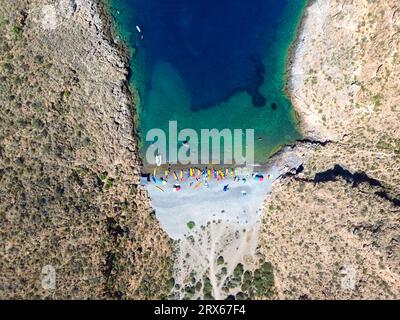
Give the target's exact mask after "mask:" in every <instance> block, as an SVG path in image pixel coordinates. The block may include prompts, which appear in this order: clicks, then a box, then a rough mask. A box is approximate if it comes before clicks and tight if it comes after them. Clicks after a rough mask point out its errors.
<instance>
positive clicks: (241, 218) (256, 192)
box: [147, 153, 300, 240]
mask: <svg viewBox="0 0 400 320" xmlns="http://www.w3.org/2000/svg"><path fill="white" fill-rule="evenodd" d="M285 158H286V159H285V161H274V164H272V165H271V166H270V168H269V169H268V170H267V172H264V173H263V175H264V181H262V182H259V181H256V180H255V179H254V178H252V177H251V176H243V177H244V178H246V179H247V181H246V183H243V182H242V181H240V182H237V181H236V182H235V181H234V179H233V178H228V179H224V180H222V181H216V180H215V179H211V180H210V181H208V184H209V186H208V188H207V187H206V186H205V185H204V183H203V185H202V186H201V187H199V188H198V189H197V190H195V189H194V186H195V185H196V184H197V183H198V181H196V179H195V178H184V181H175V179H174V178H173V177H172V176H170V178H169V179H168V183H167V184H166V185H161V184H157V186H159V187H161V188H162V189H163V190H164V192H161V191H160V190H158V189H157V188H156V185H155V184H154V183H153V182H151V183H149V184H148V185H147V190H148V192H149V195H150V198H151V204H152V207H153V208H154V209H155V212H156V216H157V218H158V220H159V221H160V222H161V224H162V226H163V229H164V230H165V231H166V232H167V233H168V235H169V236H170V237H171V238H172V239H176V240H177V239H182V238H184V237H185V236H186V235H188V234H189V232H190V230H189V228H188V226H187V223H188V222H189V221H193V222H194V223H195V225H196V227H195V229H197V228H198V227H200V226H202V225H206V224H207V222H209V221H213V220H215V221H217V220H221V221H223V222H230V223H237V224H239V225H241V226H246V227H248V226H252V225H254V224H255V223H256V222H257V220H258V219H259V217H260V215H261V210H262V208H263V204H264V200H265V197H266V195H267V193H269V192H270V191H271V187H272V183H273V182H274V181H275V180H276V179H277V178H278V177H279V176H280V175H281V174H282V173H284V172H286V171H287V170H288V169H291V168H297V167H298V166H299V165H300V160H299V158H298V157H297V156H296V155H295V154H294V153H293V154H290V156H289V157H288V156H286V157H285ZM269 174H270V175H271V176H272V178H271V179H268V178H267V176H268V175H269ZM201 181H202V179H201ZM191 182H192V186H190V183H191ZM175 183H179V185H180V186H181V191H179V192H173V185H174V184H175ZM227 184H229V190H228V191H226V192H224V191H223V187H224V186H225V185H227ZM242 191H245V192H246V195H242Z"/></svg>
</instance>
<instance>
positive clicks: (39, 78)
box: [0, 0, 173, 299]
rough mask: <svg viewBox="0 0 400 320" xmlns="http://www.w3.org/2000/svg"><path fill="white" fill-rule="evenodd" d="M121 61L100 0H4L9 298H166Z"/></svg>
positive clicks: (3, 233) (167, 271) (1, 92)
mask: <svg viewBox="0 0 400 320" xmlns="http://www.w3.org/2000/svg"><path fill="white" fill-rule="evenodd" d="M123 57H124V54H123V50H122V48H119V47H117V46H116V45H115V43H113V41H112V38H111V34H110V25H109V23H108V19H107V16H105V15H104V8H103V4H102V2H100V1H87V0H52V1H51V0H33V1H29V0H18V1H9V0H1V1H0V79H1V80H0V128H1V130H0V186H1V188H0V229H1V230H0V239H1V244H0V254H1V258H0V298H38V299H43V298H52V299H59V298H69V299H78V298H95V299H99V298H111V299H114V298H125V299H126V298H133V299H139V298H162V297H166V296H167V295H168V293H169V290H170V289H171V288H168V283H170V281H168V280H169V279H170V277H171V270H172V264H173V263H172V260H171V258H170V257H171V243H170V240H169V239H168V238H167V236H166V235H165V234H164V232H163V231H162V230H161V228H160V226H159V224H158V222H157V220H156V219H155V218H154V215H153V213H152V209H151V208H150V206H149V201H148V198H147V194H146V193H145V192H144V190H143V189H142V188H140V187H139V186H138V181H139V170H140V166H139V165H140V162H139V159H138V156H137V150H136V138H135V135H134V127H133V116H132V112H133V110H132V105H133V103H132V101H131V98H130V95H129V94H128V88H127V82H126V78H127V73H128V69H127V61H126V59H125V58H123ZM45 266H46V267H45ZM47 266H51V267H52V268H54V270H55V272H56V283H55V287H54V288H51V287H50V288H49V287H48V286H46V285H45V286H44V287H43V281H44V280H45V278H46V274H45V273H46V272H47V270H49V269H48V268H49V267H47ZM42 272H43V273H44V274H42ZM45 289H46V290H45Z"/></svg>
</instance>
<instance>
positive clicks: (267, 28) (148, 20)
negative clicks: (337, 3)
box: [110, 0, 306, 163]
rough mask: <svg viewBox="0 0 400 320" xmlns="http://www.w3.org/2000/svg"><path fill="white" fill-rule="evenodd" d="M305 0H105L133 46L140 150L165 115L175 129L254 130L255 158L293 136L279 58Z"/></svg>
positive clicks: (283, 61)
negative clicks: (140, 139)
mask: <svg viewBox="0 0 400 320" xmlns="http://www.w3.org/2000/svg"><path fill="white" fill-rule="evenodd" d="M305 3H306V0H297V1H289V0H252V1H250V2H249V1H241V0H219V1H217V0H202V1H195V0H110V7H111V12H112V14H113V16H114V19H115V21H116V23H117V29H118V31H119V34H120V35H121V36H122V38H123V39H124V40H125V41H126V42H127V44H128V46H129V47H130V48H131V52H132V59H131V69H132V76H131V79H130V80H131V84H132V87H133V88H134V89H133V90H134V92H135V94H136V107H137V109H138V116H139V121H138V125H139V133H140V136H141V138H142V141H141V151H142V155H143V154H144V151H145V150H146V148H147V146H148V144H147V143H146V142H145V141H144V139H143V137H145V136H146V133H147V132H148V131H149V130H150V129H153V128H161V129H163V130H165V132H167V133H168V123H169V121H171V120H176V121H177V123H178V130H180V129H184V128H192V129H195V130H196V131H197V132H200V130H201V129H212V128H216V129H219V130H222V129H224V128H228V129H254V130H255V159H256V162H258V163H265V162H266V160H267V158H268V156H270V155H271V154H272V153H273V152H275V151H276V150H277V149H278V148H279V147H280V146H282V145H283V144H286V143H290V142H292V141H294V140H296V139H298V138H299V137H300V134H299V132H298V129H297V124H296V119H295V116H294V112H293V109H292V106H291V104H290V101H289V100H288V99H287V97H286V95H285V93H284V86H285V70H286V65H285V64H286V57H287V52H288V49H289V47H290V45H291V43H292V41H293V39H294V36H295V32H296V28H297V25H298V23H299V20H300V18H301V15H302V12H303V9H304V6H305ZM136 26H139V28H140V32H139V31H138V30H137V29H136Z"/></svg>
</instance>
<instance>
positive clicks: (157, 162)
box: [156, 154, 162, 167]
mask: <svg viewBox="0 0 400 320" xmlns="http://www.w3.org/2000/svg"><path fill="white" fill-rule="evenodd" d="M156 164H157V167H159V166H161V164H162V157H161V154H158V155H156Z"/></svg>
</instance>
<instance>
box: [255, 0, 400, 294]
mask: <svg viewBox="0 0 400 320" xmlns="http://www.w3.org/2000/svg"><path fill="white" fill-rule="evenodd" d="M399 50H400V3H399V2H398V1H396V0H392V1H367V0H360V1H335V0H331V1H328V0H319V1H314V2H313V3H312V5H311V6H310V7H309V8H308V9H307V12H306V19H305V20H304V21H303V26H302V32H301V33H300V35H299V38H298V41H297V46H296V47H295V48H294V51H293V56H292V59H291V61H290V62H291V64H290V69H289V84H288V87H289V92H290V94H291V96H292V101H293V103H294V106H295V109H296V111H297V113H298V115H299V119H300V125H301V127H302V129H303V134H304V136H305V140H304V141H303V142H299V143H298V144H297V149H298V153H299V155H301V156H302V158H303V161H304V163H303V166H304V170H303V172H301V173H299V174H298V175H289V176H286V177H285V178H284V179H282V180H281V181H280V182H279V183H277V184H275V186H274V189H273V191H272V193H271V194H270V195H269V197H268V198H267V200H266V207H267V208H266V211H265V213H264V219H263V223H262V228H261V229H262V230H261V233H260V245H261V248H260V250H261V252H262V253H263V254H264V255H265V257H266V259H267V260H268V261H270V262H271V263H272V264H273V266H274V270H275V280H276V290H277V297H278V298H285V299H345V298H352V299H366V298H373V299H379V298H381V299H394V298H397V299H398V298H399V297H400V207H399V205H400V189H399V175H398V173H399V172H400V129H399V123H400V81H399V79H400V55H399V54H400V51H399Z"/></svg>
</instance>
